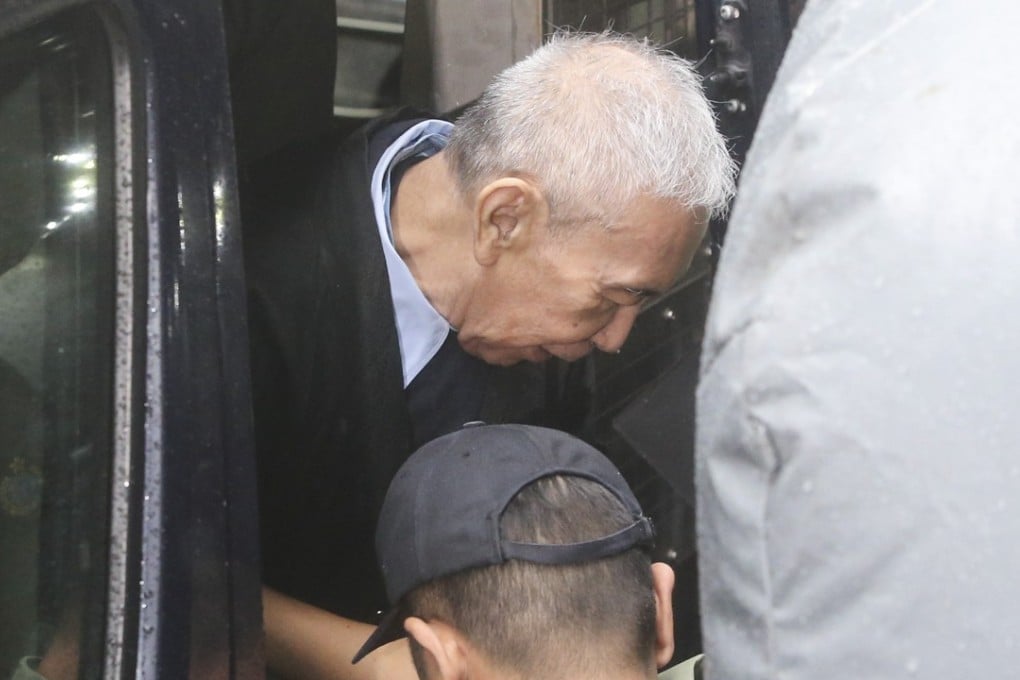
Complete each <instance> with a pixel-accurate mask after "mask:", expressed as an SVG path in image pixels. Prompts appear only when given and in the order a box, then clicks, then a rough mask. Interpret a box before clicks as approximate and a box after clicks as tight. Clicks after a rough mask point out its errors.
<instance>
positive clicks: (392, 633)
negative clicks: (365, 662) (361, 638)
mask: <svg viewBox="0 0 1020 680" xmlns="http://www.w3.org/2000/svg"><path fill="white" fill-rule="evenodd" d="M405 636H406V633H405V632H404V616H403V614H402V612H401V608H400V607H399V606H398V607H393V608H392V609H390V610H389V611H388V612H386V615H385V616H383V617H382V620H381V621H379V625H378V626H376V628H375V630H374V631H373V632H372V634H371V635H369V636H368V639H367V640H365V644H363V645H361V649H359V650H358V653H357V654H355V655H354V658H353V659H351V663H352V664H355V663H358V662H359V661H361V660H362V659H363V658H365V657H366V656H367V655H369V654H371V653H372V652H374V651H375V650H377V649H379V648H380V647H382V646H383V645H385V644H388V643H390V642H393V641H394V640H399V639H400V638H402V637H405Z"/></svg>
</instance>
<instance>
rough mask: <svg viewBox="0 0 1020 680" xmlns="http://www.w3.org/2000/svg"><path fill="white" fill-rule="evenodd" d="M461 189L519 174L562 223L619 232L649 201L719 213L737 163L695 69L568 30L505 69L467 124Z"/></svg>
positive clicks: (455, 158) (632, 43)
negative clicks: (639, 204)
mask: <svg viewBox="0 0 1020 680" xmlns="http://www.w3.org/2000/svg"><path fill="white" fill-rule="evenodd" d="M448 151H449V154H448V158H449V161H450V163H451V167H452V169H453V171H454V173H455V175H456V176H457V181H458V183H459V187H460V190H461V192H462V193H463V194H464V195H465V196H472V195H473V194H474V193H475V192H476V191H477V190H479V189H480V188H482V187H483V186H484V185H485V184H486V183H487V182H488V181H491V180H492V179H495V178H497V177H501V176H507V175H510V176H520V177H526V178H529V179H531V180H533V181H535V182H536V183H537V184H538V185H539V186H540V187H541V188H542V189H543V190H544V192H545V194H546V197H547V199H548V200H549V204H550V207H551V210H552V215H553V222H554V224H556V223H566V222H589V221H598V222H601V223H603V224H610V223H612V222H613V221H614V219H615V216H616V215H617V213H616V211H618V210H621V209H624V208H626V206H627V205H628V204H629V203H630V202H631V201H632V200H634V199H635V198H637V197H638V196H642V195H646V196H650V197H654V198H663V199H668V200H673V201H675V202H676V203H677V204H678V205H680V206H684V207H687V208H691V209H695V208H699V209H704V210H706V211H707V212H708V213H717V212H720V211H722V210H724V209H725V206H726V204H727V202H728V200H729V198H730V196H731V195H732V192H733V176H734V165H733V162H732V160H731V159H730V157H729V154H728V153H727V150H726V146H725V143H724V140H723V138H722V136H721V135H720V134H719V132H718V131H717V129H716V126H715V118H714V116H713V114H712V110H711V107H710V106H709V104H708V101H707V100H706V98H705V95H704V93H703V91H702V88H701V83H700V79H699V77H698V74H697V73H696V72H695V71H694V69H693V67H692V65H691V64H690V63H689V62H687V61H686V60H684V59H681V58H680V57H677V56H676V55H674V54H672V53H669V52H666V51H662V50H659V49H656V48H655V47H653V46H652V45H650V44H649V43H647V42H646V41H638V40H635V39H633V38H630V37H626V36H621V35H615V34H611V33H608V32H607V33H601V34H578V33H574V34H571V33H557V34H556V35H553V36H552V37H551V38H550V39H549V41H548V42H547V43H546V44H544V45H543V46H542V47H540V48H538V49H537V50H536V51H535V52H534V53H533V54H532V55H531V56H529V57H528V58H526V59H524V60H523V61H521V62H518V63H517V64H515V65H514V66H511V67H510V68H508V69H506V70H505V71H503V72H502V73H501V74H500V75H499V76H497V77H496V79H495V80H494V81H493V82H492V84H491V85H490V86H489V87H488V88H487V89H486V91H485V92H484V93H483V94H482V96H481V98H480V99H479V100H478V102H477V103H476V104H475V105H474V106H473V107H472V108H470V109H469V110H468V111H467V112H466V113H465V114H464V116H462V117H461V119H460V120H459V121H458V124H457V127H456V128H455V130H454V132H453V136H452V138H451V141H450V145H449V147H448Z"/></svg>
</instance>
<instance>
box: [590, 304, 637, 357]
mask: <svg viewBox="0 0 1020 680" xmlns="http://www.w3.org/2000/svg"><path fill="white" fill-rule="evenodd" d="M640 311H641V306H640V305H628V306H626V307H619V308H617V310H616V313H615V314H613V318H612V319H610V320H609V323H607V324H606V325H605V326H603V327H602V330H600V331H599V332H598V333H596V334H595V335H593V336H592V338H591V344H593V345H595V349H598V350H599V351H602V352H609V353H610V354H613V353H616V352H619V351H620V348H621V347H623V343H624V342H625V341H626V340H627V336H628V335H630V329H631V328H633V327H634V321H635V320H636V319H637V316H638V313H640Z"/></svg>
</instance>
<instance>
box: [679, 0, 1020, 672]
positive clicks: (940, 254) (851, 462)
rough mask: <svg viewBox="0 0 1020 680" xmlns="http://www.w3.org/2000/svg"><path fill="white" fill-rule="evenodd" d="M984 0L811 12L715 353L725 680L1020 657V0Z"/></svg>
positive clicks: (725, 260)
mask: <svg viewBox="0 0 1020 680" xmlns="http://www.w3.org/2000/svg"><path fill="white" fill-rule="evenodd" d="M980 7H981V9H980V15H981V17H979V16H978V11H977V7H976V6H975V5H973V3H969V2H965V1H964V0H943V1H941V2H932V1H922V0H909V1H905V2H878V3H860V2H854V1H851V0H826V1H824V2H813V3H809V5H808V7H807V9H806V10H805V12H804V14H803V15H802V16H801V18H800V23H799V25H798V27H797V29H796V31H795V34H794V36H793V40H792V42H791V44H790V47H789V50H788V52H787V55H786V57H785V60H784V63H783V66H782V68H781V69H780V72H779V74H778V77H777V80H776V83H775V86H774V88H773V91H772V94H771V95H770V99H769V102H768V103H767V105H766V107H765V110H764V112H763V116H762V120H761V124H760V126H759V128H758V132H757V136H756V138H755V141H754V144H753V145H752V148H751V151H750V154H749V158H748V162H747V165H746V167H745V170H744V173H743V177H742V179H741V185H740V191H739V194H738V200H737V204H736V206H735V208H734V212H733V218H732V220H731V223H730V227H729V233H728V235H727V241H726V244H725V246H724V249H723V255H722V259H721V263H720V268H719V271H718V275H717V278H716V282H715V288H714V293H713V300H712V304H711V309H710V312H709V320H708V326H707V329H706V338H705V345H704V351H703V357H702V367H701V373H702V375H701V382H700V385H699V390H698V422H697V465H696V468H697V470H696V478H697V485H698V538H699V554H700V556H699V560H700V573H701V598H702V617H703V632H704V645H705V652H706V662H705V665H706V669H707V673H706V677H708V678H710V679H711V680H759V679H764V678H780V677H782V678H783V679H784V680H818V679H819V678H913V677H923V678H929V679H930V678H955V677H969V676H972V675H975V673H977V674H979V675H982V676H984V677H998V678H1005V677H1013V676H1015V674H1016V670H1015V669H1016V668H1017V666H1018V664H1020V639H1018V638H1020V607H1018V606H1017V603H1020V579H1018V578H1017V576H1016V574H1017V565H1020V418H1018V417H1017V415H1016V413H1015V411H1016V401H1017V394H1018V387H1017V385H1018V378H1020V313H1018V308H1020V265H1018V262H1020V190H1018V189H1017V187H1016V179H1015V178H1016V175H1017V165H1018V162H1020V126H1018V125H1017V124H1016V111H1018V110H1020V88H1016V87H1004V84H1005V83H1004V81H1003V80H1002V77H1003V74H1005V73H1010V74H1015V73H1016V72H1017V67H1018V65H1020V64H1018V56H1017V53H1016V51H1015V50H1014V49H1013V48H1011V47H1010V45H1012V44H1013V43H1014V42H1015V36H1014V32H1015V29H1016V27H1017V26H1020V6H1018V5H1016V4H1014V3H1008V2H999V1H996V2H992V3H983V4H982V5H981V6H980ZM982 17H983V18H982ZM992 102H994V104H993V103H992Z"/></svg>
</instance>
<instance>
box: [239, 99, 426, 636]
mask: <svg viewBox="0 0 1020 680" xmlns="http://www.w3.org/2000/svg"><path fill="white" fill-rule="evenodd" d="M397 120H400V121H403V122H404V123H406V124H402V125H399V126H397V127H396V128H394V127H393V126H392V125H387V124H388V123H391V122H393V121H390V120H388V119H387V120H384V121H379V122H377V123H375V124H372V125H370V126H369V127H367V128H365V129H362V130H360V131H359V132H357V133H355V134H354V135H353V136H352V137H351V138H350V139H348V140H347V141H346V142H345V143H344V144H343V145H342V146H341V147H340V149H339V151H334V149H335V148H336V147H335V145H333V144H332V142H331V141H330V140H317V141H316V142H313V143H311V144H309V145H306V146H303V147H301V148H298V149H289V150H288V151H287V152H286V154H285V155H283V156H280V157H278V158H277V159H275V160H276V162H279V163H281V164H287V167H289V168H293V173H292V174H290V175H289V177H288V179H287V181H282V182H281V181H278V182H276V183H274V185H273V186H266V187H259V188H258V189H257V195H256V196H255V197H254V198H255V201H256V205H257V210H254V211H252V214H257V215H258V222H257V223H256V224H249V225H246V229H247V231H246V234H245V236H246V242H245V251H246V268H247V278H248V290H249V303H248V305H249V310H248V312H249V328H250V331H249V335H250V340H251V357H252V383H253V384H252V388H253V389H252V392H253V403H254V416H255V432H256V449H257V456H258V468H259V485H260V486H259V493H260V516H261V523H262V532H261V534H262V554H263V570H264V580H265V582H266V583H267V584H269V585H271V586H275V587H277V588H279V589H281V590H283V591H284V592H286V593H289V594H291V595H294V596H296V597H298V598H300V599H303V600H305V601H308V602H312V603H314V604H317V605H319V606H322V607H326V608H328V609H331V610H334V611H338V612H341V613H343V614H346V615H348V616H352V617H357V618H361V619H363V620H372V619H370V618H366V617H370V616H372V615H374V614H375V612H376V611H378V610H379V609H381V608H384V607H385V605H386V601H385V596H384V591H383V589H382V583H381V580H380V578H379V576H378V574H377V567H376V565H375V557H374V550H373V547H372V545H373V540H372V537H373V533H374V529H375V518H376V515H377V509H378V507H379V506H380V505H381V502H382V498H383V496H384V494H385V491H386V487H387V485H388V483H389V481H390V479H391V478H392V476H393V474H394V473H395V472H396V470H397V468H398V467H399V466H400V464H401V463H402V462H403V461H404V460H405V458H406V457H407V456H408V455H409V453H410V451H411V431H410V422H409V416H408V412H407V406H406V403H405V399H404V393H403V378H402V369H401V363H400V350H399V346H398V344H397V335H396V329H395V327H394V322H393V303H392V300H391V298H390V289H389V281H388V278H387V275H386V265H385V261H384V259H383V254H382V246H381V244H380V241H379V232H378V229H377V227H376V224H375V218H374V216H373V211H372V202H371V194H370V191H369V181H370V179H371V175H372V170H373V168H374V167H375V164H376V161H377V160H378V157H379V156H380V155H381V153H382V152H383V151H384V150H385V148H386V147H387V146H388V144H389V143H390V142H391V141H392V139H395V137H396V136H397V135H398V134H399V133H400V132H402V131H403V130H404V129H406V128H407V127H409V126H410V125H412V124H413V123H415V122H417V121H418V120H420V117H418V116H415V115H410V116H400V117H398V118H397ZM380 129H385V130H386V132H387V133H389V134H387V135H386V137H387V138H380V136H379V135H378V134H377V133H378V131H379V130H380Z"/></svg>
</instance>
